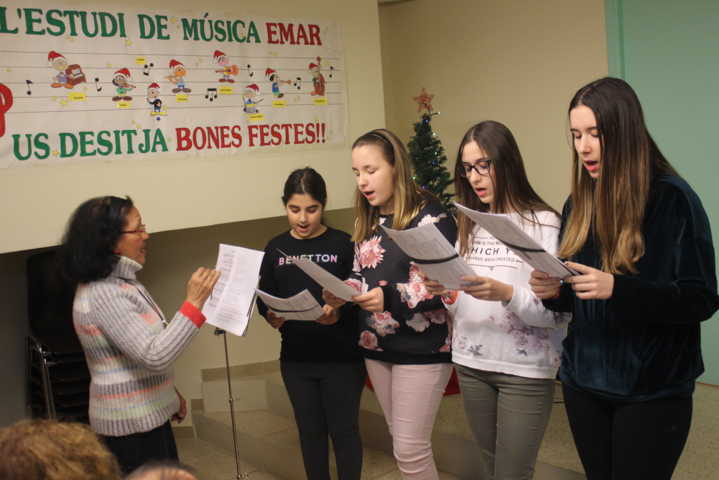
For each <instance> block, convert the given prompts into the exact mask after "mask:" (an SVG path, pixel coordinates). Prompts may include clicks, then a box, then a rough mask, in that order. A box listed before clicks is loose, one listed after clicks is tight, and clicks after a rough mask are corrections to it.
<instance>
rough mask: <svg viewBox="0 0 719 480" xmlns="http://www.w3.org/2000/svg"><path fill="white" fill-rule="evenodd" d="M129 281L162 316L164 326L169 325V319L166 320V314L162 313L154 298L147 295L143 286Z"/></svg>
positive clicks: (158, 314) (159, 315)
mask: <svg viewBox="0 0 719 480" xmlns="http://www.w3.org/2000/svg"><path fill="white" fill-rule="evenodd" d="M127 283H129V284H130V285H132V286H133V287H135V289H136V290H137V291H138V292H139V293H140V295H142V298H144V299H145V301H146V302H147V304H148V305H150V307H152V309H153V310H154V311H155V313H156V314H157V316H158V317H160V320H161V321H162V326H163V327H167V320H165V316H164V315H163V314H162V311H160V308H159V307H158V306H157V304H156V303H155V302H154V300H152V298H150V297H149V296H148V295H146V294H145V292H143V291H142V288H140V287H139V286H138V285H136V284H134V283H131V282H127Z"/></svg>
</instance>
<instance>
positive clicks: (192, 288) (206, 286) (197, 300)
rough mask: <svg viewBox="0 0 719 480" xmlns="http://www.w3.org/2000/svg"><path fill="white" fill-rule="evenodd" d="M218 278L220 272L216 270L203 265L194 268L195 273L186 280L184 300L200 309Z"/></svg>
mask: <svg viewBox="0 0 719 480" xmlns="http://www.w3.org/2000/svg"><path fill="white" fill-rule="evenodd" d="M219 278H220V272H219V271H218V270H213V269H211V268H205V267H200V268H198V269H197V270H195V273H193V274H192V276H191V277H190V279H189V280H188V281H187V297H186V298H185V301H186V302H189V303H191V304H192V305H194V306H195V307H197V309H198V310H202V307H203V306H204V305H205V301H206V300H207V299H208V298H209V296H210V294H212V289H213V288H215V284H216V283H217V279H219Z"/></svg>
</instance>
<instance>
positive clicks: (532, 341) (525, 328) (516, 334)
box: [503, 312, 549, 355]
mask: <svg viewBox="0 0 719 480" xmlns="http://www.w3.org/2000/svg"><path fill="white" fill-rule="evenodd" d="M503 320H504V325H505V328H506V329H507V333H508V334H509V335H510V336H511V337H512V338H513V339H514V345H515V347H516V349H517V353H519V354H520V355H527V354H528V353H529V352H532V353H538V352H542V351H544V350H546V349H547V348H548V341H549V332H548V331H547V329H545V328H534V327H530V326H529V325H527V324H526V323H524V322H522V321H521V320H520V319H519V317H518V316H517V315H515V314H514V313H512V312H506V313H505V314H504V319H503Z"/></svg>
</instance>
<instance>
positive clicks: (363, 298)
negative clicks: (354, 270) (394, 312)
mask: <svg viewBox="0 0 719 480" xmlns="http://www.w3.org/2000/svg"><path fill="white" fill-rule="evenodd" d="M352 301H353V302H355V303H356V304H357V305H359V306H360V308H362V309H363V310H367V311H368V312H374V313H378V312H382V311H384V292H383V291H382V288H381V287H374V288H373V289H372V290H370V291H369V292H366V293H362V294H360V295H355V296H354V297H352Z"/></svg>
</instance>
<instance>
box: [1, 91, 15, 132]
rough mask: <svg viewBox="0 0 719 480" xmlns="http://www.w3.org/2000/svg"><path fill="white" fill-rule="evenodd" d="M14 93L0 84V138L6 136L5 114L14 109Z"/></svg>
mask: <svg viewBox="0 0 719 480" xmlns="http://www.w3.org/2000/svg"><path fill="white" fill-rule="evenodd" d="M12 103H13V98H12V91H11V90H10V89H9V88H8V87H6V86H5V85H3V84H2V83H0V137H2V136H3V135H5V112H7V111H8V110H10V107H12Z"/></svg>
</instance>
